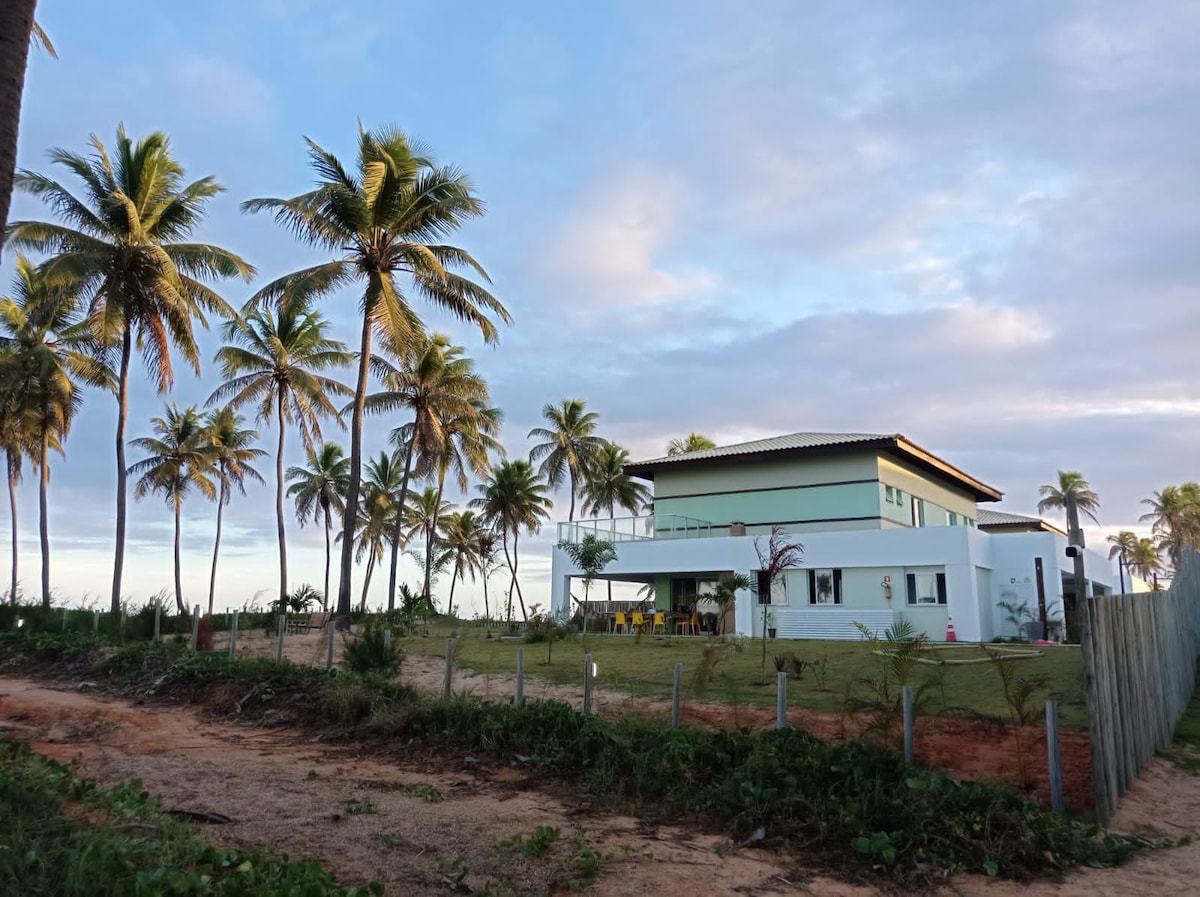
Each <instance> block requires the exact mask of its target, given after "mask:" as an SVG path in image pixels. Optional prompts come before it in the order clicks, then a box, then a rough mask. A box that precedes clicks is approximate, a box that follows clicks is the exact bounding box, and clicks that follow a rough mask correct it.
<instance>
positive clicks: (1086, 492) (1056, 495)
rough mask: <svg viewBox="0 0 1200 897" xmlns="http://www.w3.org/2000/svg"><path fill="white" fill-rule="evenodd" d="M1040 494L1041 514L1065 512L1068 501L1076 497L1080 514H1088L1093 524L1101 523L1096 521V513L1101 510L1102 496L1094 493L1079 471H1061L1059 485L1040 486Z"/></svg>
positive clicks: (1039, 505)
mask: <svg viewBox="0 0 1200 897" xmlns="http://www.w3.org/2000/svg"><path fill="white" fill-rule="evenodd" d="M1038 494H1039V495H1040V496H1042V498H1041V501H1039V502H1038V505H1037V509H1038V513H1039V514H1045V513H1046V512H1047V511H1051V510H1059V511H1065V510H1066V508H1067V499H1068V498H1069V497H1071V496H1074V498H1075V507H1076V508H1077V509H1078V510H1079V512H1080V513H1081V514H1087V515H1088V517H1090V518H1091V519H1092V522H1093V523H1099V522H1100V521H1099V520H1097V519H1096V511H1099V510H1100V496H1099V495H1097V494H1096V493H1095V492H1093V491H1092V487H1091V485H1090V484H1089V483H1088V481H1087V480H1085V479H1084V478H1083V474H1081V473H1079V472H1078V471H1075V470H1060V471H1059V472H1058V485H1052V484H1047V485H1044V486H1039V487H1038Z"/></svg>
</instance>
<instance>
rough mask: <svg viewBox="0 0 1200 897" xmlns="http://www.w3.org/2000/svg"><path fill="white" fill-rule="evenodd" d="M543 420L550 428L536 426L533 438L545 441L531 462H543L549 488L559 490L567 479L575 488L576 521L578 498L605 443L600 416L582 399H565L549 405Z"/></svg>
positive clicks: (571, 515)
mask: <svg viewBox="0 0 1200 897" xmlns="http://www.w3.org/2000/svg"><path fill="white" fill-rule="evenodd" d="M542 417H543V418H545V419H546V422H547V423H549V424H550V427H549V428H547V427H534V428H533V429H532V430H530V431H529V438H530V439H544V440H546V441H545V442H541V443H538V444H537V445H535V446H534V447H533V448H532V449H531V450H530V452H529V460H530V461H532V462H534V463H537V462H538V461H541V462H542V464H541V467H539V468H538V473H539V474H540V475H541V476H542V477H543V478H544V479H545V481H546V485H548V486H549V487H550V488H551V489H557V488H558V487H559V486H561V485H562V484H563V481H564V480H566V481H567V482H569V483H570V486H571V509H570V511H569V512H568V514H567V520H574V519H575V495H576V493H578V491H579V487H580V483H581V482H582V481H583V480H584V479H585V478H586V475H587V471H588V470H589V469H590V468H591V465H592V463H593V462H594V461H595V459H596V455H597V454H598V453H599V452H600V449H601V448H603V447H604V444H605V442H604V440H603V439H601V438H600V437H599V436H596V435H594V434H595V431H596V421H597V419H598V418H599V415H598V414H596V413H595V412H591V411H585V410H584V405H583V401H582V400H581V399H563V402H562V404H561V405H549V404H548V405H546V406H545V407H543V408H542Z"/></svg>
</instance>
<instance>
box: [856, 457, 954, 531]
mask: <svg viewBox="0 0 1200 897" xmlns="http://www.w3.org/2000/svg"><path fill="white" fill-rule="evenodd" d="M878 462H879V480H880V482H881V483H886V484H887V485H889V486H895V487H897V488H900V489H903V490H904V491H905V492H906V493H908V494H909V495H915V496H917V497H918V498H923V499H925V500H926V501H927V502H929V503H931V504H934V505H937V506H938V508H939V509H941V510H942V519H941V522H940V523H936V524H935V523H931V522H930V519H929V509H928V508H927V509H926V512H925V525H926V526H935V525H936V526H945V525H946V517H945V511H947V510H950V511H954V512H955V513H956V514H961V515H964V516H966V517H972V518H973V517H974V516H975V513H976V511H975V508H976V504H975V499H974V497H973V496H972V495H971V494H970V493H968V492H966V491H965V490H959V489H955V488H951V487H949V486H946V485H943V484H942V483H940V482H935V481H934V480H932V479H931V478H930V477H929V475H928V474H924V473H921V472H919V471H917V470H916V469H915V468H913V467H910V466H909V465H907V464H903V463H901V462H899V461H895V460H893V459H892V458H884V457H880V458H879V459H878ZM887 510H888V511H889V512H890V514H889V516H890V515H891V514H895V513H896V510H893V506H891V505H887ZM903 512H905V513H908V514H911V511H909V507H908V502H907V501H906V502H905V504H904V508H903ZM911 519H912V518H911V517H910V516H901V518H900V520H901V522H902V523H907V522H909V521H910V520H911Z"/></svg>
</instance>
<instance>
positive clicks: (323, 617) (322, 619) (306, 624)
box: [287, 612, 329, 632]
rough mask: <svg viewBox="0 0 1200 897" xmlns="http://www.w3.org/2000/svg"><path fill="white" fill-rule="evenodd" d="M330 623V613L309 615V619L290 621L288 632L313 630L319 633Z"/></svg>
mask: <svg viewBox="0 0 1200 897" xmlns="http://www.w3.org/2000/svg"><path fill="white" fill-rule="evenodd" d="M328 622H329V614H328V613H320V612H318V613H315V614H309V615H308V617H307V618H297V619H295V620H289V621H288V627H287V628H288V632H309V631H311V630H313V629H316V630H318V631H320V630H322V629H324V628H325V626H326V624H327V623H328Z"/></svg>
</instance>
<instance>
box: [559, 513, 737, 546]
mask: <svg viewBox="0 0 1200 897" xmlns="http://www.w3.org/2000/svg"><path fill="white" fill-rule="evenodd" d="M588 535H591V536H595V537H596V538H598V539H603V540H604V541H606V542H643V541H649V540H651V539H706V538H708V537H709V536H727V535H729V530H728V529H726V528H724V527H721V528H718V529H717V530H716V531H714V530H713V525H712V524H711V523H709V522H708V521H707V520H698V519H697V518H695V517H684V516H683V515H682V514H650V515H647V516H645V517H601V518H598V519H596V520H575V521H573V522H570V523H560V524H559V525H558V539H559V541H560V542H581V541H583V537H584V536H588Z"/></svg>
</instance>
